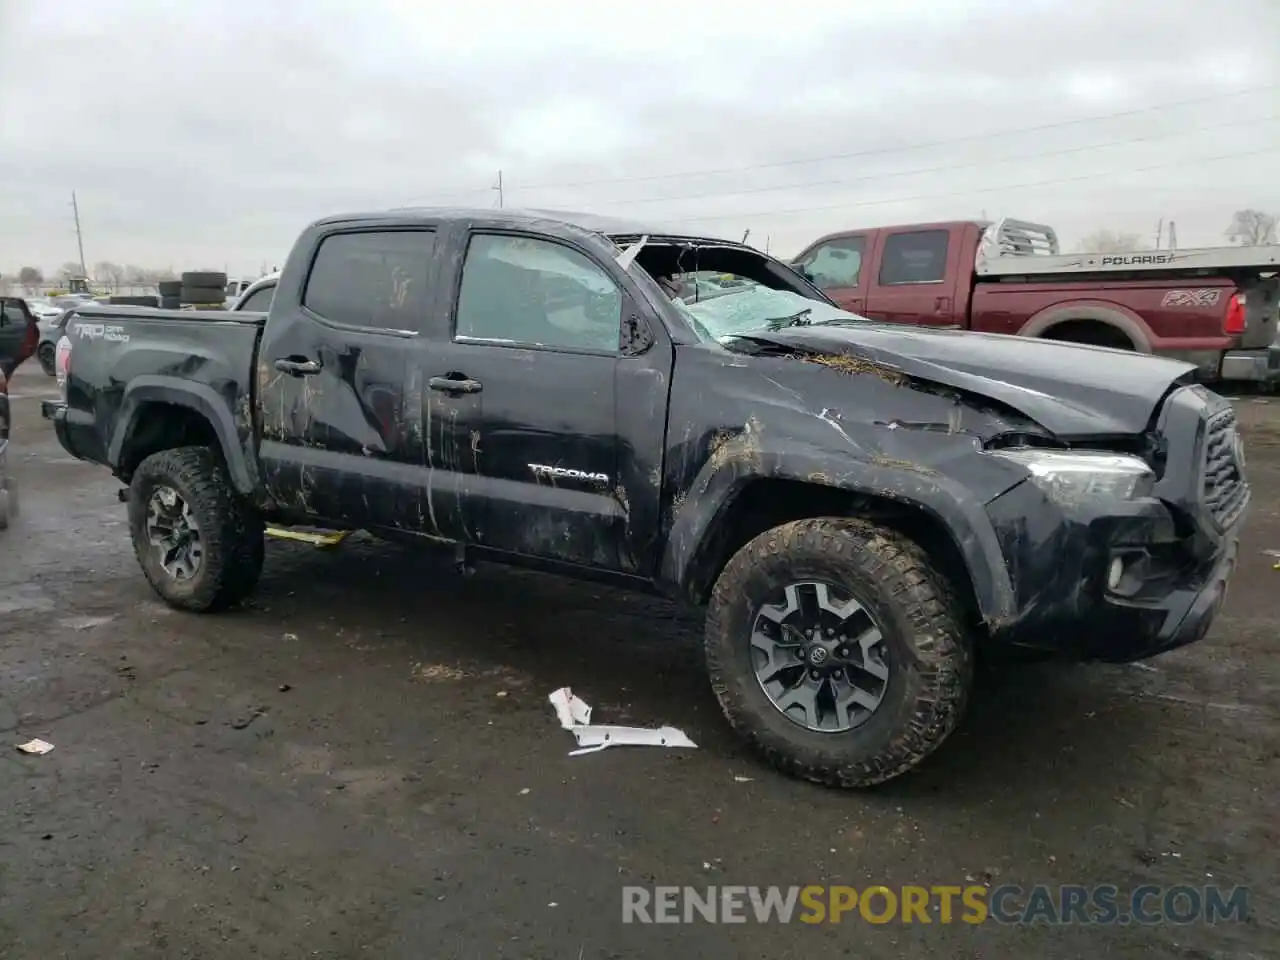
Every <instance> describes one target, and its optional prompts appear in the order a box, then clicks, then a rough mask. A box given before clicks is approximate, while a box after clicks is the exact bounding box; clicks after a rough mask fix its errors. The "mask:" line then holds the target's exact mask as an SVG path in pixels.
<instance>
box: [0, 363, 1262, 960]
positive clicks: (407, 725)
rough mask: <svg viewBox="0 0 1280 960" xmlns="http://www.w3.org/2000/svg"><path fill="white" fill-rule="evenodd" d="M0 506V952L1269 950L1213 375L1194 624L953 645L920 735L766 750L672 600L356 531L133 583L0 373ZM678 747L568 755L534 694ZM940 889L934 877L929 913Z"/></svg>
mask: <svg viewBox="0 0 1280 960" xmlns="http://www.w3.org/2000/svg"><path fill="white" fill-rule="evenodd" d="M11 389H12V392H13V395H14V398H15V402H14V406H15V409H16V435H15V436H16V449H15V454H16V456H15V463H16V473H17V477H18V480H19V482H20V484H21V489H22V494H23V497H22V509H23V514H22V516H21V517H20V518H19V520H18V521H17V523H16V524H15V526H14V527H13V528H12V529H11V530H9V531H8V532H7V533H4V534H0V735H2V737H0V739H2V740H3V741H4V742H7V743H9V744H16V743H17V742H20V741H22V740H26V739H28V738H29V737H41V738H44V739H46V740H49V741H51V742H52V743H54V744H55V745H56V749H55V750H54V751H53V752H52V753H50V754H48V755H46V756H41V757H31V756H25V755H22V754H19V753H18V752H16V751H15V750H13V749H11V747H10V748H6V749H7V752H0V957H4V958H5V960H20V958H33V960H34V958H39V960H51V958H55V957H71V958H81V957H85V958H112V960H115V958H122V957H129V958H153V957H154V958H165V960H171V958H175V957H202V958H223V957H225V958H236V960H242V958H248V957H270V958H294V957H298V958H302V957H365V956H368V957H378V958H401V957H403V958H421V957H441V958H443V957H459V958H462V957H467V958H472V957H475V958H492V957H521V958H534V957H538V958H541V957H548V958H552V957H554V958H568V960H572V958H578V957H581V958H584V960H585V958H624V957H626V958H631V957H645V956H652V955H658V954H661V955H664V956H667V957H684V956H689V957H711V956H741V957H756V956H758V957H768V958H773V960H778V958H787V957H811V956H815V955H818V954H820V953H821V954H824V955H828V956H849V957H854V956H856V957H893V958H898V957H902V956H913V957H937V958H947V960H955V958H979V957H981V958H1006V957H1007V958H1020V960H1021V958H1027V957H1036V958H1065V957H1082V958H1084V957H1087V958H1098V957H1108V958H1113V957H1138V956H1142V957H1186V958H1211V957H1212V958H1217V957H1223V958H1226V957H1232V958H1240V957H1257V958H1262V957H1273V956H1276V955H1277V951H1278V950H1280V910H1278V909H1277V907H1276V901H1275V890H1276V889H1277V880H1280V869H1278V865H1277V864H1278V859H1280V855H1278V853H1277V850H1278V843H1277V841H1278V840H1280V835H1278V834H1280V802H1277V785H1278V784H1280V762H1277V760H1278V758H1280V726H1278V725H1277V717H1278V713H1280V710H1278V708H1277V692H1278V691H1280V652H1278V644H1280V640H1278V638H1277V630H1276V622H1275V619H1274V618H1273V615H1272V614H1273V611H1274V609H1275V607H1274V599H1273V598H1274V596H1275V594H1274V593H1273V592H1272V591H1275V590H1277V588H1280V572H1275V571H1273V570H1272V560H1271V559H1270V558H1268V557H1266V556H1265V555H1264V554H1263V550H1264V549H1266V548H1268V547H1273V546H1274V547H1280V513H1278V510H1277V503H1278V500H1277V496H1278V493H1280V402H1270V403H1269V402H1264V401H1260V400H1255V399H1242V400H1240V402H1239V409H1240V411H1241V416H1242V419H1243V420H1244V422H1245V423H1246V426H1247V439H1248V444H1249V453H1250V468H1251V472H1252V476H1253V480H1254V483H1255V490H1256V498H1255V501H1254V507H1253V510H1252V514H1251V517H1250V520H1249V528H1248V531H1247V533H1246V537H1245V543H1244V548H1243V566H1242V569H1241V570H1240V571H1239V573H1238V574H1237V577H1236V579H1235V581H1234V582H1233V584H1232V591H1231V595H1230V598H1229V600H1228V602H1227V605H1226V609H1225V611H1224V613H1223V615H1222V616H1221V617H1220V618H1219V620H1218V621H1217V623H1216V625H1215V627H1214V630H1213V632H1212V634H1211V635H1210V637H1209V638H1208V639H1207V640H1206V641H1205V642H1203V643H1201V644H1199V645H1196V646H1194V647H1192V648H1189V649H1185V650H1181V651H1177V652H1175V653H1173V654H1169V655H1166V656H1164V657H1160V658H1158V659H1156V660H1154V661H1151V662H1149V663H1147V664H1143V665H1140V666H1136V667H1135V666H1129V667H1103V666H1091V667H1071V668H1064V667H1060V666H1052V667H1049V666H1041V667H1035V668H1024V669H1020V670H1017V671H1013V672H1005V673H1000V674H994V675H991V676H985V677H984V678H983V679H982V682H981V686H980V688H979V690H978V692H977V694H976V697H975V701H974V704H973V707H972V709H971V711H970V714H969V716H968V718H967V720H966V722H965V724H964V726H963V727H962V728H961V730H960V731H959V732H958V733H957V734H956V735H955V736H954V737H953V738H952V739H951V740H950V741H949V742H948V744H947V745H946V746H945V747H944V748H943V749H942V750H941V751H940V752H939V753H938V754H937V755H935V757H934V758H933V759H932V760H931V761H929V762H928V763H927V765H926V766H925V767H923V768H922V769H921V770H920V771H919V772H918V773H916V774H914V775H912V776H909V777H907V778H904V779H902V780H900V781H897V782H895V783H893V784H890V785H888V786H887V787H885V788H883V789H880V790H877V791H873V792H867V793H847V792H839V791H832V790H825V789H822V788H818V787H814V786H811V785H807V784H803V783H799V782H796V781H793V780H789V779H786V778H784V777H782V776H779V775H777V774H774V773H772V772H771V771H770V770H768V769H765V768H763V767H761V766H760V765H759V764H757V763H756V762H755V760H754V759H753V758H752V757H750V756H749V755H747V754H746V753H745V752H744V751H743V750H742V748H741V747H740V746H739V744H738V742H737V741H736V740H735V738H734V737H733V736H732V735H731V734H730V733H729V731H728V730H727V728H726V726H725V724H724V722H723V720H722V719H721V716H720V714H719V710H718V708H717V706H716V703H715V701H714V698H713V697H712V695H711V692H710V690H709V689H708V686H707V682H706V677H705V673H704V670H703V667H702V665H701V661H700V656H699V626H700V625H699V622H698V621H697V619H696V618H695V617H694V616H692V615H691V614H689V613H688V612H686V611H682V610H679V609H677V608H674V607H671V606H669V605H666V604H664V603H661V602H659V601H656V600H653V599H650V598H644V597H635V596H629V595H624V594H621V593H617V592H614V591H611V590H609V589H605V588H601V587H598V586H584V585H581V584H575V583H571V582H568V581H564V580H559V579H555V578H552V577H547V576H543V575H538V574H532V573H528V572H517V571H512V570H504V569H501V568H497V567H481V568H480V569H479V570H478V571H477V572H476V574H475V575H474V576H472V577H468V578H463V577H461V576H459V575H458V574H457V573H456V572H455V570H454V569H453V567H452V565H451V564H450V563H449V562H448V561H447V558H442V557H438V556H433V555H430V554H425V553H415V552H408V551H405V550H402V549H399V548H395V547H388V546H385V545H381V544H376V543H373V542H366V541H359V540H356V541H355V542H352V543H351V544H350V545H349V546H346V547H344V548H343V549H341V550H339V551H337V552H331V553H327V552H321V551H316V550H314V549H311V548H308V547H306V546H302V545H296V544H281V543H272V544H271V545H270V546H269V547H268V561H267V574H266V576H265V578H264V581H263V584H262V588H261V590H260V592H259V594H258V597H257V600H256V602H255V604H254V605H253V607H252V608H251V609H248V610H244V611H240V612H236V613H233V614H228V615H223V616H216V617H197V616H187V615H182V614H178V613H175V612H171V611H170V610H168V609H167V608H166V607H164V606H162V605H161V604H159V603H158V602H157V601H156V600H155V599H154V598H153V596H152V594H151V592H150V590H149V589H148V587H147V586H146V584H145V582H144V581H143V578H142V576H141V574H140V572H139V571H138V569H137V566H136V564H135V561H134V559H133V556H132V551H131V549H130V547H129V544H128V538H127V534H126V530H125V524H124V508H123V506H122V505H121V504H120V503H119V502H118V501H117V500H116V497H115V492H116V489H117V484H116V483H115V482H114V481H113V480H112V479H111V478H110V477H109V475H108V474H107V472H106V471H105V470H102V469H99V468H95V467H91V466H89V465H87V464H82V463H79V462H77V461H75V460H72V459H71V458H69V457H67V456H66V455H65V454H64V453H63V451H62V449H61V448H60V447H59V446H58V444H57V441H56V439H55V438H54V436H53V433H52V430H51V429H50V428H49V426H48V425H47V424H45V423H44V422H42V421H41V420H40V419H39V399H40V398H41V397H42V396H43V397H50V396H52V381H51V380H49V379H48V378H46V377H44V376H43V375H41V374H40V372H39V370H38V368H35V367H34V365H32V364H28V365H26V367H24V369H23V370H22V371H20V372H19V373H18V375H17V376H16V377H15V380H14V383H13V384H12V388H11ZM564 684H569V685H571V686H572V687H573V688H574V690H575V692H577V693H579V695H581V696H582V697H583V698H584V699H586V700H587V701H588V702H589V703H591V704H592V705H593V707H594V708H595V711H596V717H595V718H596V719H597V720H599V721H601V722H618V723H638V724H645V725H648V724H657V723H661V722H667V723H671V724H674V725H677V726H680V727H682V728H683V729H684V730H686V731H687V732H688V733H689V735H690V736H691V737H692V738H693V739H694V740H695V741H696V742H697V743H698V746H699V749H698V750H695V751H674V750H671V751H664V750H660V749H642V748H634V749H629V750H628V749H616V750H610V751H606V752H604V753H600V754H596V755H592V756H586V757H578V758H571V757H568V756H566V754H567V752H568V750H569V748H570V746H571V738H570V737H569V735H568V734H567V733H565V732H563V731H561V730H560V729H559V728H558V727H557V726H556V724H555V723H554V721H553V719H552V717H551V713H550V709H549V707H548V705H547V703H546V697H547V694H548V693H550V692H551V691H552V690H553V689H555V688H556V687H559V686H562V685H564ZM975 882H976V883H989V884H992V885H993V886H994V885H999V884H1003V883H1014V884H1020V885H1023V886H1030V885H1032V884H1035V883H1045V884H1065V883H1079V884H1099V883H1112V884H1116V885H1117V886H1119V887H1121V888H1122V889H1125V888H1131V887H1134V886H1136V885H1138V884H1142V883H1152V884H1160V885H1166V886H1168V885H1175V884H1190V885H1194V886H1200V885H1204V884H1209V883H1219V884H1223V885H1226V886H1232V885H1237V884H1239V885H1247V886H1249V887H1250V888H1251V891H1252V892H1251V900H1250V916H1249V918H1248V920H1247V921H1246V922H1243V923H1227V924H1219V925H1217V926H1209V925H1205V924H1200V923H1195V924H1191V925H1185V926H1179V925H1174V924H1165V925H1159V926H1155V927H1138V926H1121V925H1115V926H1107V927H1099V926H1073V927H1056V928H1055V927H1049V926H1046V925H1034V926H1017V927H1011V926H1002V925H999V924H994V923H989V924H984V925H981V926H970V925H966V924H959V923H957V924H952V925H945V924H942V923H939V922H934V923H931V924H927V925H926V924H921V923H914V924H901V923H890V924H885V925H871V924H868V923H865V922H862V921H861V920H859V919H857V918H856V917H852V918H846V919H845V921H844V922H843V923H840V924H838V925H832V924H824V925H816V926H806V925H802V924H796V923H792V924H789V925H783V924H769V925H759V924H755V923H750V924H747V925H743V926H727V925H710V924H705V923H697V924H690V925H683V924H682V925H653V926H646V925H639V924H624V923H622V919H621V918H622V909H621V903H622V894H621V887H622V886H623V885H624V884H644V885H652V884H672V885H684V884H690V885H695V886H705V885H708V884H759V885H768V884H778V885H783V886H790V885H806V884H852V885H855V886H859V887H862V886H865V885H867V884H871V883H884V884H888V885H890V886H898V885H902V884H923V885H932V884H957V885H961V886H965V885H968V884H970V883H975ZM935 916H936V915H935Z"/></svg>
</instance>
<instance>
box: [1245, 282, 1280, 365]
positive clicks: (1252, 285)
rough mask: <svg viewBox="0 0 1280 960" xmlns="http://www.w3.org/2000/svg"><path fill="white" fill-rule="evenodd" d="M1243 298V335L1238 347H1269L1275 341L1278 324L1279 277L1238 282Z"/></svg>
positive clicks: (1279, 305)
mask: <svg viewBox="0 0 1280 960" xmlns="http://www.w3.org/2000/svg"><path fill="white" fill-rule="evenodd" d="M1239 290H1240V293H1241V294H1243V296H1244V311H1245V313H1244V316H1245V327H1244V333H1243V334H1241V336H1240V347H1241V348H1242V349H1250V348H1257V347H1269V346H1271V344H1272V343H1273V342H1275V339H1276V329H1277V323H1278V322H1280V277H1259V278H1257V279H1256V280H1243V281H1241V282H1240V287H1239Z"/></svg>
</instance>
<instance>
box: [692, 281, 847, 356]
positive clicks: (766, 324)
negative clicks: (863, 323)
mask: <svg viewBox="0 0 1280 960" xmlns="http://www.w3.org/2000/svg"><path fill="white" fill-rule="evenodd" d="M672 304H673V305H674V306H675V308H676V309H677V310H679V311H680V313H681V314H682V315H683V316H684V318H685V319H686V320H687V321H689V325H690V326H691V327H693V329H694V330H695V331H697V333H698V335H699V336H700V337H702V339H704V340H707V341H712V340H714V341H716V342H717V343H724V342H725V341H727V340H731V339H733V338H734V337H740V336H743V335H746V334H752V333H763V332H766V331H770V330H781V329H783V328H785V327H795V326H810V325H812V324H818V323H840V322H856V321H859V320H863V319H865V318H864V317H860V316H858V315H857V314H856V313H850V312H849V311H847V310H841V309H840V308H839V307H833V306H831V305H830V304H826V303H822V302H821V301H819V300H810V299H809V298H808V297H804V296H801V295H800V294H798V293H791V292H789V291H786V290H772V289H770V288H769V287H764V286H759V285H754V286H748V287H741V288H738V289H736V290H732V291H725V293H724V295H722V296H717V297H713V298H710V299H707V300H699V301H697V302H695V303H686V302H684V301H683V300H680V299H675V300H672Z"/></svg>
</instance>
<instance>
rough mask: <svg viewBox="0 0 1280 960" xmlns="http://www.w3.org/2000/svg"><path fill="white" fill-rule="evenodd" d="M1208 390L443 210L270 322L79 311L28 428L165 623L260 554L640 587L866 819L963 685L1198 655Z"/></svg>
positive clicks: (242, 587) (660, 244)
mask: <svg viewBox="0 0 1280 960" xmlns="http://www.w3.org/2000/svg"><path fill="white" fill-rule="evenodd" d="M690 276H694V277H699V276H714V277H718V278H720V280H719V281H718V282H719V283H720V285H721V287H722V289H721V290H719V291H717V292H716V295H714V296H707V297H705V298H701V299H700V298H699V294H698V290H699V289H701V288H702V287H704V286H706V285H705V284H703V285H698V284H695V285H693V286H692V288H691V287H690V285H689V284H688V283H682V282H681V278H685V279H687V278H688V277H690ZM707 289H710V288H709V287H708V288H707ZM691 290H692V292H690V291H691ZM679 291H683V292H684V293H685V295H686V296H689V298H690V299H689V300H687V301H686V300H683V299H681V298H680V297H679V296H677V295H676V294H677V293H678V292H679ZM1193 372H1194V369H1193V368H1192V367H1191V366H1190V365H1188V364H1184V363H1179V362H1175V361H1172V360H1165V359H1159V358H1155V357H1151V356H1142V355H1135V354H1133V353H1131V352H1121V351H1115V350H1111V349H1106V348H1100V347H1088V346H1079V345H1073V344H1065V343H1056V342H1051V341H1044V340H1032V339H1024V338H1019V337H1013V336H1000V335H991V334H975V333H969V332H963V331H943V330H928V329H921V328H915V327H905V326H894V325H891V324H883V323H872V322H870V321H867V320H865V319H863V318H861V317H858V316H855V315H853V314H850V313H847V312H845V311H843V310H841V309H839V308H838V307H836V306H835V305H834V304H833V303H832V302H831V301H829V300H828V299H827V298H826V297H825V296H824V295H823V294H822V293H821V292H820V291H819V290H818V289H817V288H815V287H813V286H812V285H811V284H809V283H808V282H807V281H806V280H805V279H804V278H803V277H802V276H800V275H799V274H797V273H796V272H795V271H793V270H792V269H791V268H790V267H788V266H786V265H785V264H783V263H781V262H779V261H777V260H775V259H772V258H771V257H768V256H766V255H764V254H762V253H760V252H759V251H757V250H755V249H753V248H751V247H748V246H746V245H744V244H740V243H735V242H732V241H727V240H718V239H711V238H700V237H693V236H685V235H681V234H679V233H678V232H672V231H663V230H658V229H647V228H645V227H642V226H637V225H634V224H627V223H620V222H607V221H603V220H600V219H597V218H592V217H588V216H585V215H584V216H578V215H568V214H558V213H557V214H551V213H542V212H529V213H518V212H512V211H502V210H496V211H494V210H485V211H475V210H448V209H434V210H407V211H394V212H389V213H379V214H368V215H354V216H341V217H333V218H329V219H324V220H321V221H318V222H316V223H314V224H313V225H311V226H310V227H309V228H308V229H307V230H306V231H305V232H304V233H303V235H302V236H301V238H300V239H299V240H298V242H297V245H296V246H295V247H294V249H293V252H292V253H291V255H290V257H289V259H288V262H287V264H286V266H285V267H284V269H283V271H282V272H281V275H280V277H279V281H278V285H277V288H276V292H275V295H274V299H273V301H272V303H271V306H270V311H269V312H268V313H266V314H261V313H253V312H229V313H223V314H218V315H217V316H216V317H210V316H209V315H199V314H193V313H189V312H187V313H180V312H167V311H163V310H149V309H127V308H110V307H85V308H83V309H81V310H80V311H79V314H78V316H77V317H76V318H75V319H74V320H73V321H72V324H71V327H70V329H69V330H68V335H67V338H66V339H65V340H64V341H62V343H61V344H60V353H59V374H60V382H62V384H63V391H64V399H63V401H61V402H57V403H49V404H48V405H47V406H46V408H45V411H44V412H45V415H46V417H48V418H49V419H51V420H53V422H54V423H55V424H56V429H57V434H58V437H59V439H60V440H61V442H62V444H63V446H64V447H65V448H66V449H67V451H68V452H70V453H71V454H72V455H74V456H76V457H79V458H81V459H85V460H91V461H94V462H98V463H102V464H105V465H107V466H108V467H110V469H111V470H112V471H113V472H114V474H115V475H116V476H117V477H119V478H120V480H121V481H122V482H123V483H125V484H128V490H127V492H125V491H122V499H125V500H127V502H128V515H129V522H130V529H131V532H132V538H133V544H134V549H135V551H136V553H137V556H138V560H139V562H140V564H141V566H142V569H143V571H144V573H145V574H146V576H147V578H148V579H149V580H150V582H151V584H152V586H153V587H154V588H155V590H156V591H157V592H158V593H159V594H160V596H161V597H163V598H164V599H165V600H166V601H167V602H168V603H170V604H172V605H173V606H175V607H178V608H181V609H186V610H195V611H204V610H215V609H219V608H223V607H226V606H229V605H232V604H234V603H236V602H237V601H240V600H242V599H244V598H245V597H247V596H248V595H249V594H250V593H251V591H252V590H253V589H254V586H255V584H256V582H257V580H258V577H259V573H260V571H261V568H262V564H263V526H264V523H266V522H271V523H276V524H309V525H322V526H328V527H330V528H340V529H364V530H367V531H370V532H372V533H374V534H376V535H380V536H383V537H387V538H394V537H400V538H412V539H420V540H423V541H426V540H432V541H440V540H445V541H449V542H451V543H453V544H455V545H456V546H455V549H456V550H457V551H458V553H459V558H460V560H463V561H465V560H466V559H467V558H468V557H474V558H479V559H488V560H497V561H502V562H507V563H520V564H528V565H534V566H537V567H540V568H543V569H547V570H551V571H558V572H561V573H567V574H569V575H571V576H579V577H585V578H603V579H607V580H610V581H613V582H616V583H618V584H622V585H626V586H631V587H635V588H640V589H646V590H657V591H660V592H663V593H665V594H668V595H670V596H673V597H677V598H681V599H683V600H686V601H688V602H690V603H692V604H696V605H699V606H703V607H705V608H706V639H705V644H706V657H707V663H708V668H709V673H710V678H711V683H712V687H713V689H714V691H715V694H716V696H717V697H718V698H719V701H720V704H721V706H722V707H723V709H724V712H725V714H726V715H727V717H728V719H729V722H730V723H731V724H732V725H733V726H734V727H735V728H736V729H737V730H739V731H740V732H741V733H742V734H743V735H744V736H745V737H746V738H747V739H748V740H750V741H751V742H752V744H754V746H755V747H756V748H757V749H758V750H759V751H760V752H761V753H762V754H763V755H764V756H766V757H767V758H768V759H769V760H771V761H772V762H773V763H774V764H776V765H777V766H778V767H780V768H782V769H784V770H786V771H788V772H790V773H793V774H795V775H798V776H802V777H807V778H809V779H813V780H817V781H821V782H824V783H829V784H837V785H843V786H862V785H868V784H872V783H876V782H880V781H884V780H888V779H890V778H892V777H894V776H897V775H898V774H900V773H902V772H904V771H906V770H907V769H909V768H911V767H912V766H914V765H915V764H916V763H917V762H919V761H920V760H921V759H922V758H923V757H924V756H926V755H927V754H928V753H930V752H931V751H932V750H933V749H934V748H936V747H937V746H938V745H939V744H940V743H941V742H942V741H943V740H944V739H945V738H946V737H947V736H948V734H949V733H950V732H951V731H952V730H953V729H954V727H955V725H956V723H957V720H958V719H959V717H960V716H961V713H962V710H963V708H964V705H965V701H966V698H967V696H968V694H969V691H970V687H971V681H972V671H973V661H974V657H975V655H982V654H983V652H984V651H987V650H992V651H996V650H1000V649H1005V650H1007V649H1008V648H1023V649H1024V650H1030V651H1033V652H1038V653H1043V654H1050V655H1059V656H1064V657H1070V658H1075V659H1092V660H1108V661H1129V660H1135V659H1139V658H1142V657H1148V656H1151V655H1154V654H1157V653H1160V652H1161V651H1164V650H1168V649H1170V648H1172V647H1176V646H1179V645H1181V644H1185V643H1189V642H1192V641H1195V640H1197V639H1199V638H1201V637H1203V636H1204V634H1205V632H1206V631H1207V629H1208V627H1209V625H1210V622H1211V621H1212V619H1213V618H1214V615H1215V614H1216V612H1217V610H1218V608H1219V606H1220V604H1221V601H1222V597H1223V594H1224V592H1225V589H1226V584H1227V580H1228V578H1229V576H1230V574H1231V571H1232V568H1233V566H1234V563H1235V557H1236V549H1237V548H1236V543H1237V538H1238V531H1239V527H1240V523H1241V518H1242V516H1243V514H1244V512H1245V508H1246V505H1247V503H1248V500H1249V487H1248V484H1247V482H1246V479H1245V476H1244V454H1243V449H1242V445H1241V442H1240V439H1239V436H1238V434H1237V432H1236V426H1235V418H1234V415H1233V412H1232V408H1231V406H1230V405H1229V404H1228V403H1227V401H1225V400H1223V399H1222V398H1220V397H1218V396H1217V395H1215V394H1214V393H1212V392H1209V391H1208V390H1206V389H1205V388H1203V387H1201V386H1197V385H1194V384H1192V383H1191V376H1192V374H1193Z"/></svg>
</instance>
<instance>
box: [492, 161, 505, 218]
mask: <svg viewBox="0 0 1280 960" xmlns="http://www.w3.org/2000/svg"><path fill="white" fill-rule="evenodd" d="M493 189H494V190H496V191H498V209H499V210H501V209H502V203H503V200H504V198H503V196H502V171H501V170H499V171H498V182H497V184H496V185H495V186H494V188H493Z"/></svg>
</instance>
